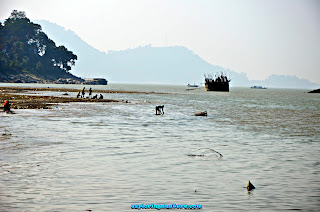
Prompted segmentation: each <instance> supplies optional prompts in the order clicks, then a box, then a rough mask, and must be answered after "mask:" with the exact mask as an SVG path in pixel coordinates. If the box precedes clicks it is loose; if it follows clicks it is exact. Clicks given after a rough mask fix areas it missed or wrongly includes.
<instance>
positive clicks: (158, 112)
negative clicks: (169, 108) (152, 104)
mask: <svg viewBox="0 0 320 212" xmlns="http://www.w3.org/2000/svg"><path fill="white" fill-rule="evenodd" d="M163 108H164V105H158V106H156V115H164V111H163Z"/></svg>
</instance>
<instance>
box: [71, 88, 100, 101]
mask: <svg viewBox="0 0 320 212" xmlns="http://www.w3.org/2000/svg"><path fill="white" fill-rule="evenodd" d="M85 89H86V87H83V88H82V90H81V91H79V92H78V94H77V98H85V94H86V93H85ZM87 98H88V99H103V95H102V94H100V96H99V97H98V94H96V95H94V96H92V89H91V88H89V96H88V97H87Z"/></svg>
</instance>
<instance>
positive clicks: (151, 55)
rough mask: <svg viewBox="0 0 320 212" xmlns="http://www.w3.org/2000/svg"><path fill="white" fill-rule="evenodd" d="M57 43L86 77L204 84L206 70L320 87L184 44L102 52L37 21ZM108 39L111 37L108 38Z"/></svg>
mask: <svg viewBox="0 0 320 212" xmlns="http://www.w3.org/2000/svg"><path fill="white" fill-rule="evenodd" d="M34 22H35V23H38V24H40V25H41V26H42V30H43V31H44V32H45V33H46V34H47V35H48V36H49V37H50V38H51V39H52V40H54V41H55V42H56V44H57V45H65V46H66V47H67V48H68V49H70V50H72V51H73V52H74V53H75V54H76V55H77V56H78V60H77V62H76V65H75V67H73V68H72V71H71V73H73V74H74V75H76V76H80V77H82V78H92V77H103V78H106V79H107V80H109V81H110V82H128V83H159V84H188V83H191V84H193V83H196V84H198V83H204V76H203V75H204V74H206V73H212V74H215V73H221V72H224V73H226V74H227V75H228V76H229V77H230V78H231V82H230V86H231V87H250V86H253V85H262V86H265V87H274V88H318V87H320V85H318V84H314V83H311V82H310V81H308V80H306V79H300V78H298V77H296V76H283V75H272V76H270V77H269V78H268V79H266V80H263V81H251V80H249V79H248V78H247V76H246V74H245V73H237V72H234V71H231V70H229V69H225V68H223V67H221V66H215V65H212V64H209V63H208V62H206V61H205V60H203V59H202V58H201V57H200V56H199V55H197V54H195V53H194V52H192V51H191V50H189V49H187V48H186V47H183V46H171V47H152V46H151V45H148V46H143V47H137V48H134V49H127V50H123V51H109V52H108V53H105V52H101V51H99V50H97V49H95V48H94V47H92V46H90V45H89V44H87V43H86V42H85V41H83V40H82V39H81V38H80V37H79V36H78V35H76V34H75V33H74V32H73V31H70V30H65V28H63V27H61V26H59V25H57V24H54V23H51V22H48V21H45V20H34ZM106 39H108V38H107V37H106Z"/></svg>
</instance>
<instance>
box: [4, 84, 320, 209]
mask: <svg viewBox="0 0 320 212" xmlns="http://www.w3.org/2000/svg"><path fill="white" fill-rule="evenodd" d="M121 86H123V85H121ZM114 89H117V87H115V88H114ZM130 89H132V90H147V89H148V88H147V87H146V86H142V85H141V86H137V85H136V86H135V87H134V86H133V85H132V86H131V87H130ZM150 89H151V91H156V92H157V91H158V92H168V93H169V94H167V95H157V94H154V95H153V94H152V95H147V94H108V97H106V98H110V99H124V100H130V101H132V103H130V104H126V103H70V104H61V105H59V106H58V108H54V109H53V110H18V111H17V114H15V115H8V114H1V115H0V116H1V123H0V180H1V183H0V210H1V211H61V210H66V209H68V210H69V211H85V210H86V209H91V210H92V211H132V210H131V208H130V205H131V204H141V203H145V204H148V203H150V204H202V205H203V209H202V210H203V211H213V210H218V211H225V210H235V211H239V210H243V208H246V210H249V211H250V210H252V211H258V210H271V211H274V210H291V209H303V210H307V211H312V210H314V211H317V210H319V207H320V204H319V202H320V201H319V200H320V198H319V197H320V180H319V179H320V177H319V175H320V165H319V164H320V161H319V151H320V148H319V144H320V143H319V142H320V133H319V127H320V98H319V96H318V95H315V94H306V93H303V91H301V90H276V89H268V90H261V91H260V90H250V89H240V88H233V89H231V92H229V93H215V92H212V93H211V92H204V91H203V90H202V89H196V90H192V91H186V90H185V88H184V87H182V86H171V87H170V86H166V87H164V86H160V87H156V86H154V87H152V88H150ZM158 104H164V105H165V108H164V110H165V115H164V116H155V115H154V113H155V105H158ZM204 110H207V111H208V116H207V117H197V116H193V114H194V113H196V112H200V111H204ZM8 132H10V135H9V133H8ZM3 134H8V135H3ZM211 150H214V151H216V152H218V153H220V154H221V155H223V157H219V155H218V153H215V152H213V151H211ZM210 151H211V152H210ZM190 154H194V155H201V154H204V155H207V157H202V156H190ZM248 180H250V181H251V182H252V183H253V184H254V185H255V187H256V189H255V190H253V191H251V192H250V193H248V192H247V190H246V188H245V187H246V185H247V183H248ZM195 190H196V191H197V192H195ZM150 211H152V210H150Z"/></svg>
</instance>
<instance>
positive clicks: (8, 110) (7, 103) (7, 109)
mask: <svg viewBox="0 0 320 212" xmlns="http://www.w3.org/2000/svg"><path fill="white" fill-rule="evenodd" d="M10 106H11V104H10V103H9V101H5V102H4V104H3V111H4V112H7V113H8V112H11V111H10Z"/></svg>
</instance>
